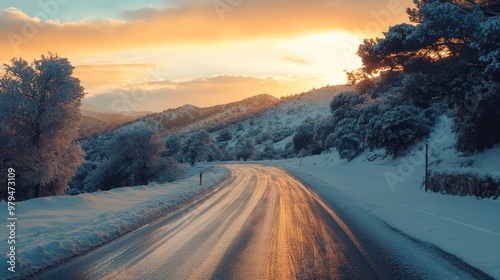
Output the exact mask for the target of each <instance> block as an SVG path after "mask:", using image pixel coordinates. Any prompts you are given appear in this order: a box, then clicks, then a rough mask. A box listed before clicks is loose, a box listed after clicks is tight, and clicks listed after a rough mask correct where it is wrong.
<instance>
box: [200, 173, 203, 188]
mask: <svg viewBox="0 0 500 280" xmlns="http://www.w3.org/2000/svg"><path fill="white" fill-rule="evenodd" d="M202 178H203V172H200V186H201V180H202Z"/></svg>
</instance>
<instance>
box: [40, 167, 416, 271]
mask: <svg viewBox="0 0 500 280" xmlns="http://www.w3.org/2000/svg"><path fill="white" fill-rule="evenodd" d="M227 167H228V168H230V169H231V171H232V176H231V177H230V178H229V179H228V180H226V181H225V182H224V183H223V184H221V185H220V187H219V188H218V189H217V190H216V191H214V192H212V193H211V194H209V195H207V196H205V197H204V198H202V199H200V200H198V201H196V202H194V203H192V204H189V205H187V206H186V207H184V208H182V209H180V210H178V211H176V212H174V213H172V214H170V215H168V216H166V217H165V218H163V219H160V220H158V221H156V222H155V223H153V224H149V225H147V226H145V227H143V228H141V229H139V230H137V231H135V232H132V233H130V234H128V235H126V236H125V237H123V238H120V239H118V240H116V241H114V242H112V243H109V244H107V245H105V246H103V247H100V248H98V249H96V250H94V251H92V252H91V253H89V254H86V255H84V256H81V257H78V258H75V259H73V260H72V261H70V262H68V263H66V264H64V265H62V266H59V267H56V268H54V269H52V270H49V271H48V272H46V273H45V274H43V275H40V276H39V277H38V278H39V279H70V278H71V279H377V278H387V277H390V278H392V277H398V275H399V277H401V276H403V275H406V276H408V275H409V273H408V271H405V270H404V269H402V268H401V267H397V266H394V265H393V264H391V263H384V257H383V256H382V255H376V256H375V257H370V255H369V254H368V253H367V252H365V251H364V250H363V248H362V246H361V245H360V242H359V241H358V240H357V239H356V237H355V236H354V234H353V233H352V232H351V230H350V229H349V228H348V227H347V226H346V225H345V224H344V222H343V221H342V220H341V219H340V218H339V217H338V216H337V215H336V214H335V213H334V212H333V211H332V210H331V209H330V208H329V207H327V206H326V205H325V204H324V203H323V202H322V200H321V199H320V198H319V197H317V195H315V194H314V193H312V192H311V191H309V189H308V188H306V187H305V186H304V185H303V184H302V183H300V182H299V181H297V180H296V179H294V178H293V177H291V176H290V175H289V174H288V173H286V172H285V171H283V170H281V169H279V168H274V167H264V166H259V165H229V166H227ZM394 273H397V274H394ZM68 277H69V278H68ZM416 278H419V277H416Z"/></svg>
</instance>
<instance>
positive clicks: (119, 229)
mask: <svg viewBox="0 0 500 280" xmlns="http://www.w3.org/2000/svg"><path fill="white" fill-rule="evenodd" d="M206 168H207V166H201V165H198V166H196V167H193V168H188V170H187V171H188V174H189V175H192V176H191V177H189V178H188V179H185V180H181V181H179V182H174V183H166V184H149V185H147V186H137V187H128V188H118V189H113V190H110V191H105V192H96V193H91V194H81V195H77V196H58V197H45V198H37V199H31V200H28V201H23V202H19V203H17V205H16V206H17V207H16V210H17V218H18V221H17V227H16V230H17V232H16V244H15V245H16V259H17V264H16V273H12V272H9V271H7V267H8V266H7V264H6V262H5V261H4V262H3V264H2V272H1V273H0V279H7V278H9V277H14V278H18V277H22V276H28V275H32V274H33V273H35V272H37V271H39V270H41V269H44V268H46V267H49V266H51V265H54V264H56V263H58V262H61V261H63V260H66V259H69V258H71V257H73V256H76V255H79V254H82V253H84V252H86V251H88V250H90V249H92V248H94V247H96V246H99V245H102V244H104V243H107V242H109V241H111V240H113V239H116V238H118V237H120V236H122V235H124V234H126V233H128V232H130V231H133V230H135V229H137V228H139V227H141V226H143V225H145V224H147V223H150V222H152V221H154V220H156V219H158V218H160V217H161V216H163V215H165V214H167V213H169V212H172V211H174V210H175V209H178V208H180V207H181V206H183V205H185V204H187V203H189V202H190V201H193V200H194V199H196V198H197V197H200V196H202V195H203V194H205V193H207V192H209V191H211V190H212V189H213V188H214V187H215V186H217V185H218V184H219V183H220V182H222V181H223V180H225V179H226V178H227V177H229V174H230V172H229V170H227V169H226V168H222V167H215V168H213V169H211V170H210V171H207V172H206V173H204V175H203V185H202V186H200V185H199V176H198V174H199V172H200V171H201V170H203V169H206ZM0 206H1V207H2V210H1V213H0V219H1V220H2V221H7V209H6V208H7V206H6V203H2V204H0ZM0 232H1V233H0V234H1V235H2V236H4V237H6V236H8V232H7V229H6V227H5V226H3V227H2V229H1V231H0ZM1 246H2V248H3V249H2V252H8V250H7V248H6V246H7V241H6V240H4V242H2V245H1ZM5 259H6V257H5V256H4V260H5Z"/></svg>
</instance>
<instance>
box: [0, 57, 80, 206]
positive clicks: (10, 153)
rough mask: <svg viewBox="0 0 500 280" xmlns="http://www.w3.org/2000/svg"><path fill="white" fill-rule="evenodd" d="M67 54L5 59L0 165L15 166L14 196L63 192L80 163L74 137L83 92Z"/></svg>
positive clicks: (0, 87)
mask: <svg viewBox="0 0 500 280" xmlns="http://www.w3.org/2000/svg"><path fill="white" fill-rule="evenodd" d="M73 69H74V67H73V66H71V64H70V63H69V61H68V60H67V59H66V58H61V57H59V56H58V55H56V54H52V53H49V54H48V55H47V56H45V55H42V56H41V58H40V59H35V60H34V61H33V63H31V64H30V63H28V62H26V61H25V60H23V59H21V58H15V59H12V60H11V64H9V65H7V64H5V74H4V76H3V77H2V78H1V79H0V107H1V108H0V130H1V134H2V136H0V137H3V138H5V139H1V141H2V142H1V143H0V169H1V170H4V169H5V168H8V167H12V168H14V169H16V171H17V189H16V198H17V199H29V198H33V197H39V196H48V195H61V194H64V191H65V190H66V189H67V184H68V182H69V181H70V179H71V178H72V177H73V175H75V173H76V170H77V168H78V166H79V165H80V164H81V163H82V161H83V157H84V153H83V151H82V149H81V148H80V146H79V144H78V143H76V141H75V139H76V138H77V136H78V131H77V129H78V126H79V124H80V121H81V114H80V108H79V107H80V104H81V100H82V98H83V96H84V90H83V87H82V86H81V85H80V80H78V79H77V78H75V77H73Z"/></svg>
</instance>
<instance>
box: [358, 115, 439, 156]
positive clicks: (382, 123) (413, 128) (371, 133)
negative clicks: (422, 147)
mask: <svg viewBox="0 0 500 280" xmlns="http://www.w3.org/2000/svg"><path fill="white" fill-rule="evenodd" d="M433 123H434V119H431V118H430V117H429V116H428V115H427V114H425V112H424V111H423V110H422V109H420V108H418V107H416V106H413V105H400V106H396V107H393V108H390V109H388V110H386V111H383V112H381V113H380V114H378V115H375V116H374V117H373V118H371V119H370V121H369V124H368V126H366V129H367V130H366V136H365V142H366V145H367V147H368V148H370V149H379V148H385V149H386V152H387V154H388V155H393V156H396V157H397V156H402V155H404V152H405V151H406V150H407V148H408V147H409V146H410V145H411V144H412V143H413V142H414V141H415V140H417V139H418V138H421V137H424V136H426V135H428V134H429V133H430V130H431V127H432V124H433Z"/></svg>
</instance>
